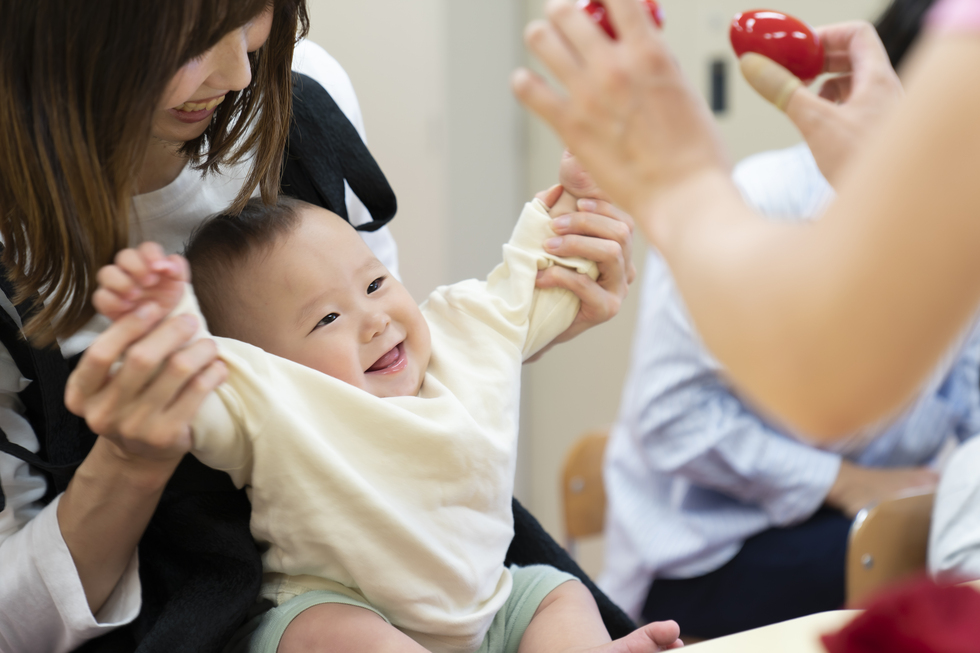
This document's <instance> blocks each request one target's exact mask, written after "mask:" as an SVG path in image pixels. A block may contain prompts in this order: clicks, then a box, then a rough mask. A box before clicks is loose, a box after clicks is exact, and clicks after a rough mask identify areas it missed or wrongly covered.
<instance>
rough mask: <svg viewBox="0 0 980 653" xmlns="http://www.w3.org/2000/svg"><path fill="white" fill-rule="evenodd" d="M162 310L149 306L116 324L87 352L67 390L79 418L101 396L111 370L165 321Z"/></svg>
mask: <svg viewBox="0 0 980 653" xmlns="http://www.w3.org/2000/svg"><path fill="white" fill-rule="evenodd" d="M161 317H162V316H161V310H160V307H159V306H157V305H156V304H152V303H151V304H146V305H144V306H141V307H139V308H138V309H137V310H135V311H133V312H132V313H129V314H127V315H125V316H124V317H123V318H122V319H120V320H119V321H118V322H115V323H113V324H112V325H111V326H110V327H109V328H108V329H106V331H105V332H104V333H103V334H102V335H101V336H99V338H97V339H96V341H95V342H94V343H92V346H91V347H89V348H88V350H86V352H85V354H84V355H83V356H82V358H81V360H80V361H79V362H78V365H77V366H76V367H75V371H74V372H72V373H71V376H69V377H68V383H67V385H66V387H65V405H66V406H67V407H68V410H70V411H71V412H73V413H75V414H76V415H82V414H83V412H84V402H85V401H86V400H87V399H88V398H89V397H91V396H92V395H94V394H96V393H98V392H100V391H101V390H102V388H103V387H104V386H105V384H106V382H107V381H108V379H109V377H110V370H111V369H112V366H113V365H115V364H116V361H118V360H119V359H120V357H122V355H123V352H125V351H126V350H127V349H128V348H129V346H130V345H132V344H133V343H134V342H136V341H138V340H139V339H140V338H142V337H144V336H145V335H146V334H147V333H149V332H150V330H151V329H152V328H153V326H154V325H155V324H156V323H157V321H158V320H159V319H160V318H161Z"/></svg>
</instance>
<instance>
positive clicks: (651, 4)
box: [578, 0, 664, 39]
mask: <svg viewBox="0 0 980 653" xmlns="http://www.w3.org/2000/svg"><path fill="white" fill-rule="evenodd" d="M640 2H642V3H643V4H644V5H646V8H647V11H648V12H650V17H651V18H653V22H655V23H656V24H657V27H663V26H664V10H663V9H661V7H660V5H658V4H657V3H656V2H655V1H654V0H640ZM578 7H579V8H580V9H581V10H582V11H584V12H585V13H587V14H588V15H589V17H590V18H591V19H592V20H593V22H595V23H596V24H597V25H598V26H599V27H601V28H602V29H604V30H605V31H606V34H608V35H609V38H611V39H615V38H616V30H614V29H613V26H612V22H611V21H610V20H609V12H607V11H606V6H605V5H604V4H602V3H601V2H600V1H599V0H578Z"/></svg>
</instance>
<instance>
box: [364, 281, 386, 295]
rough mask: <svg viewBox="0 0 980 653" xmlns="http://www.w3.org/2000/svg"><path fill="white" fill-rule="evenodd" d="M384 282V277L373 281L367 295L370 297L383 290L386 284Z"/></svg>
mask: <svg viewBox="0 0 980 653" xmlns="http://www.w3.org/2000/svg"><path fill="white" fill-rule="evenodd" d="M384 282H385V278H384V277H378V278H377V279H375V280H374V281H372V282H371V284H370V285H369V286H368V289H367V294H369V295H370V294H371V293H373V292H374V291H376V290H379V289H380V288H381V286H382V285H383V284H384Z"/></svg>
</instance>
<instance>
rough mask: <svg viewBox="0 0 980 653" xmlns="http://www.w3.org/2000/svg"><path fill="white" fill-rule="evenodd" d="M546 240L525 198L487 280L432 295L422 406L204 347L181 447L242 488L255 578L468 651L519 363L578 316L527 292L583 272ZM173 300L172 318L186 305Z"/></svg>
mask: <svg viewBox="0 0 980 653" xmlns="http://www.w3.org/2000/svg"><path fill="white" fill-rule="evenodd" d="M553 235H554V234H553V232H552V231H551V228H550V218H549V217H548V214H547V209H546V207H545V206H544V205H543V204H541V203H540V202H533V203H531V204H529V205H528V206H527V207H526V209H525V210H524V212H523V214H522V216H521V218H520V220H519V221H518V224H517V226H516V228H515V230H514V233H513V236H512V238H511V240H510V242H509V243H508V244H507V245H505V246H504V262H503V263H502V264H501V265H500V266H498V267H497V268H496V269H495V270H494V271H493V272H492V273H491V274H490V276H489V277H488V279H487V280H486V281H483V282H480V281H465V282H462V283H459V284H455V285H451V286H446V287H443V288H439V289H438V290H436V291H435V292H434V293H433V294H432V295H431V296H430V297H429V299H428V300H427V301H426V303H425V304H424V305H423V306H422V311H423V314H424V315H425V318H426V320H427V321H428V324H429V327H430V330H431V333H432V358H431V362H430V365H429V368H428V370H427V372H426V375H425V378H424V381H423V385H422V389H421V391H420V393H419V394H418V396H414V397H395V398H388V399H379V398H377V397H374V396H372V395H370V394H367V393H365V392H363V391H362V390H359V389H357V388H355V387H353V386H350V385H347V384H345V383H343V382H341V381H338V380H336V379H334V378H331V377H328V376H326V375H324V374H322V373H320V372H317V371H314V370H312V369H309V368H306V367H303V366H301V365H298V364H296V363H293V362H291V361H288V360H285V359H282V358H278V357H276V356H273V355H271V354H268V353H266V352H264V351H262V350H260V349H258V348H256V347H253V346H250V345H248V344H245V343H242V342H238V341H234V340H228V339H223V338H216V340H217V342H218V346H219V351H220V354H221V357H222V358H223V360H224V361H225V362H226V363H227V365H228V368H229V372H230V373H229V379H228V381H227V382H226V383H225V384H223V385H222V386H221V387H220V388H219V389H218V391H217V392H216V395H215V396H212V398H210V399H209V400H208V401H207V402H206V403H205V406H204V408H203V409H202V410H201V412H200V414H199V415H198V417H197V419H196V420H195V422H194V438H195V454H196V455H197V456H198V457H199V458H200V459H201V460H202V461H204V462H205V463H206V464H208V465H211V466H212V467H215V468H218V469H223V470H226V471H228V472H229V474H231V476H232V478H233V479H234V481H235V483H236V484H238V485H239V486H247V487H249V488H250V493H251V499H252V523H251V526H252V533H253V535H254V536H255V537H256V539H257V540H259V541H260V542H262V543H263V544H267V545H268V549H267V551H266V553H265V555H264V564H265V569H266V571H267V572H271V573H270V574H269V577H272V578H277V577H279V578H293V579H295V578H297V577H298V578H301V579H302V585H303V586H304V587H308V588H314V589H315V588H323V589H333V590H335V591H341V592H347V593H349V592H354V593H356V594H357V595H360V596H362V597H364V599H366V600H367V602H368V603H370V604H371V605H373V606H374V607H376V608H377V609H378V610H379V611H381V612H382V613H383V614H384V615H385V616H386V617H387V618H388V619H389V620H390V621H391V622H392V624H394V625H395V626H397V627H398V628H400V629H402V630H403V631H405V632H406V633H407V634H408V635H409V636H411V637H413V638H414V639H416V640H417V641H418V642H419V643H420V644H422V645H423V646H425V647H426V648H428V649H430V650H433V651H474V650H476V649H477V648H478V647H479V645H480V643H481V642H482V640H483V637H484V635H485V633H486V630H487V628H488V627H489V624H490V622H491V620H492V619H493V616H494V614H495V613H496V612H497V610H498V609H499V608H500V607H501V606H502V605H503V603H504V601H506V599H507V597H508V595H509V592H510V587H511V579H510V575H509V573H508V572H507V570H506V569H505V567H504V565H503V561H504V557H505V555H506V552H507V548H508V546H509V544H510V541H511V538H512V536H513V518H512V515H511V495H512V494H513V481H514V468H515V456H516V452H517V432H518V423H519V419H518V411H519V397H520V374H521V364H522V362H523V360H524V359H525V358H527V357H528V356H530V355H532V354H533V353H534V352H536V351H537V350H539V349H540V348H541V347H542V346H544V345H545V344H547V343H548V342H550V341H551V340H552V339H553V338H554V337H555V336H557V335H558V334H560V333H561V332H562V331H564V330H565V329H566V328H567V327H568V326H569V324H571V322H572V320H573V319H574V317H575V315H576V313H577V311H578V307H579V302H578V300H577V298H576V297H575V296H574V295H572V294H571V293H569V292H567V291H564V290H559V289H547V290H537V289H535V288H534V283H535V279H536V276H537V271H538V270H539V269H542V268H544V267H547V266H549V265H553V264H559V265H565V266H568V267H572V268H574V269H576V270H579V271H581V272H586V273H588V274H590V275H591V276H592V277H593V278H595V277H596V275H597V269H596V267H595V264H594V263H591V262H588V261H583V260H570V259H557V258H554V257H552V256H550V255H548V254H546V253H545V252H544V250H543V249H542V243H543V242H544V241H545V240H546V239H547V238H549V237H552V236H553ZM186 295H187V297H186V298H185V301H184V302H183V304H182V306H181V307H178V311H185V312H186V311H190V312H196V305H195V302H194V299H193V295H192V294H191V293H189V292H188V293H186ZM277 575H282V576H277ZM280 597H281V594H280ZM273 598H275V597H273Z"/></svg>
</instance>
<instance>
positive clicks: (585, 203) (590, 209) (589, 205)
mask: <svg viewBox="0 0 980 653" xmlns="http://www.w3.org/2000/svg"><path fill="white" fill-rule="evenodd" d="M597 208H599V205H598V204H597V203H596V201H595V200H579V201H578V209H579V211H585V212H586V213H594V212H595V210H596V209H597Z"/></svg>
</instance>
